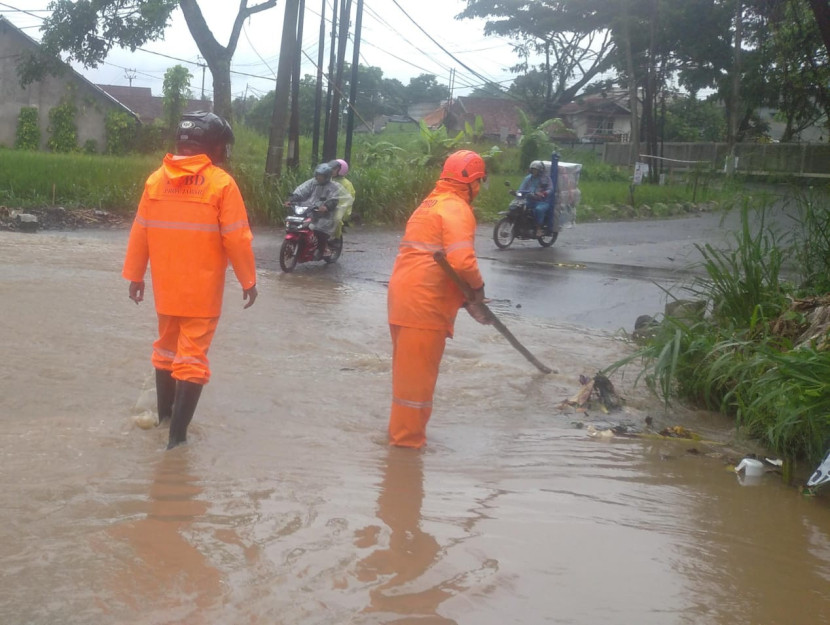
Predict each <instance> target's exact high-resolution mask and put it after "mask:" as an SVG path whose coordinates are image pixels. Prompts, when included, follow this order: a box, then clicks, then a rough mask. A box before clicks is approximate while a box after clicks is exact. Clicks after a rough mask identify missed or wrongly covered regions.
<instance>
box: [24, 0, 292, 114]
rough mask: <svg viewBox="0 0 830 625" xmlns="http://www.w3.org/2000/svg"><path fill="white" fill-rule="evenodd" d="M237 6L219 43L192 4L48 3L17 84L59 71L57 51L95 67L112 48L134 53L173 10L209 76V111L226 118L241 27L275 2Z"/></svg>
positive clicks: (166, 0) (160, 0)
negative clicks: (181, 19) (39, 32)
mask: <svg viewBox="0 0 830 625" xmlns="http://www.w3.org/2000/svg"><path fill="white" fill-rule="evenodd" d="M203 4H205V3H203ZM238 4H239V10H238V11H237V14H236V18H235V19H234V21H233V24H232V26H231V34H230V36H229V38H228V43H227V44H226V45H222V44H220V43H219V42H218V41H217V40H216V38H215V37H214V36H213V33H212V32H211V30H210V28H209V27H208V25H207V22H206V21H205V18H204V16H203V15H202V10H201V8H200V7H199V3H198V2H197V0H53V1H52V2H51V3H50V4H49V8H50V9H51V10H52V14H51V15H50V16H49V17H47V18H46V19H45V20H44V22H43V26H42V28H41V30H42V32H43V36H42V38H41V46H40V48H39V50H38V51H37V52H33V53H27V54H24V55H23V57H22V59H21V64H20V66H19V68H18V72H19V74H20V77H21V82H22V83H23V84H24V85H26V84H29V83H31V82H34V81H35V80H39V79H40V78H41V77H42V76H43V75H44V74H45V73H47V72H48V73H52V74H54V73H56V72H58V71H60V70H61V69H63V68H64V67H65V66H63V64H61V63H60V54H61V53H66V54H67V55H68V57H69V60H72V61H77V62H78V63H80V64H81V65H83V66H84V67H97V66H98V65H99V64H100V63H101V62H103V61H104V59H106V58H107V55H108V54H109V52H110V50H111V49H112V48H113V47H114V46H117V47H123V48H127V49H129V50H131V51H133V52H135V50H136V49H138V48H140V47H141V46H143V45H144V44H146V43H147V42H148V41H156V40H158V39H161V38H163V37H164V31H165V29H166V28H167V25H168V24H169V21H170V14H171V13H172V12H173V10H174V9H176V8H177V7H178V8H180V9H181V11H182V14H183V15H184V19H185V22H186V23H187V27H188V29H189V31H190V35H191V36H192V37H193V41H194V42H195V43H196V46H197V47H198V48H199V52H200V53H201V55H202V57H203V58H204V59H205V63H207V66H208V67H209V68H210V73H211V75H212V76H213V108H214V110H215V111H216V113H217V114H218V115H221V116H223V117H225V118H226V119H229V120H230V119H231V117H232V115H233V109H232V107H231V74H230V72H231V59H232V58H233V55H234V52H235V51H236V46H237V44H238V42H239V36H240V34H241V33H242V26H243V24H244V23H245V20H247V19H248V18H249V17H251V16H252V15H254V14H255V13H259V12H260V11H264V10H266V9H270V8H272V7H274V6H276V5H277V0H262V2H260V3H259V4H256V5H253V6H250V7H249V6H248V0H239V3H238Z"/></svg>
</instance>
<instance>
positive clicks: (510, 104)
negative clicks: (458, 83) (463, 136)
mask: <svg viewBox="0 0 830 625" xmlns="http://www.w3.org/2000/svg"><path fill="white" fill-rule="evenodd" d="M453 109H454V110H453V112H454V113H455V114H456V115H458V116H459V118H460V121H462V122H470V123H471V124H472V123H473V122H475V119H476V117H478V116H481V120H482V122H484V133H485V134H489V135H498V134H501V132H502V129H503V128H506V129H507V132H508V134H512V135H516V134H518V133H519V113H518V111H517V109H518V110H522V107H521V105H520V104H519V103H518V102H516V101H514V100H508V99H503V98H476V97H472V96H462V97H459V98H456V100H455V103H454V107H453Z"/></svg>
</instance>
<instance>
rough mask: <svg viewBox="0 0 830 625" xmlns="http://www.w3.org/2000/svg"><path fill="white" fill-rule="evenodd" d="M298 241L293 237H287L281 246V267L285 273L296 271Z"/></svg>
mask: <svg viewBox="0 0 830 625" xmlns="http://www.w3.org/2000/svg"><path fill="white" fill-rule="evenodd" d="M297 247H298V246H297V242H296V241H294V240H292V239H285V241H283V242H282V247H280V269H282V270H283V271H284V272H285V273H291V272H292V271H294V267H296V266H297V252H298V249H297Z"/></svg>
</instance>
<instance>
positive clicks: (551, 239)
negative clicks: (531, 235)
mask: <svg viewBox="0 0 830 625" xmlns="http://www.w3.org/2000/svg"><path fill="white" fill-rule="evenodd" d="M558 237H559V233H558V232H551V233H550V234H543V235H542V236H540V237H539V245H541V246H542V247H550V246H551V245H553V244H554V243H556V239H557V238H558Z"/></svg>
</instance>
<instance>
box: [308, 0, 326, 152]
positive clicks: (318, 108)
mask: <svg viewBox="0 0 830 625" xmlns="http://www.w3.org/2000/svg"><path fill="white" fill-rule="evenodd" d="M325 50H326V0H323V6H322V8H321V9H320V40H319V42H318V43H317V87H316V89H315V90H314V131H313V133H312V139H311V162H312V163H316V162H317V155H318V154H319V150H320V113H321V112H322V109H323V56H324V55H325Z"/></svg>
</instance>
